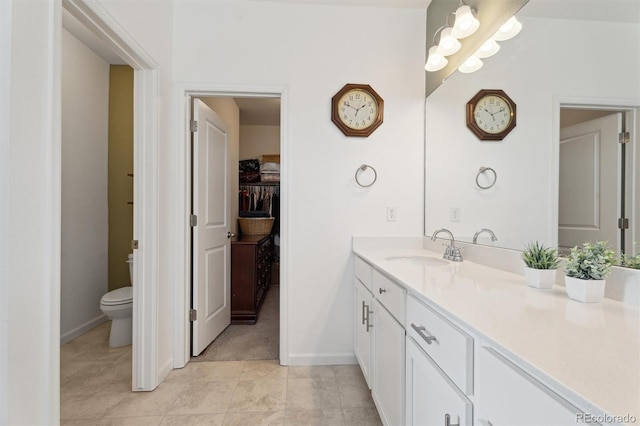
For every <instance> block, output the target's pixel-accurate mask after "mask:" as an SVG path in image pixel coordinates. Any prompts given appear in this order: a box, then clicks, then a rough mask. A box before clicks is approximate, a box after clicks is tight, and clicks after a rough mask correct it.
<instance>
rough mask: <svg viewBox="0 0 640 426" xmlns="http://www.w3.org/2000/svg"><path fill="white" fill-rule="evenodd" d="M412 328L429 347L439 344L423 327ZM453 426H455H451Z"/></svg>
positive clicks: (413, 326)
mask: <svg viewBox="0 0 640 426" xmlns="http://www.w3.org/2000/svg"><path fill="white" fill-rule="evenodd" d="M411 328H413V329H414V330H415V331H416V333H418V334H419V335H420V337H422V338H423V339H424V341H425V342H427V345H430V344H431V342H437V341H438V339H436V336H427V335H426V334H425V333H424V332H425V331H426V330H427V329H426V328H425V327H424V326H423V325H421V326H420V327H418V326H417V325H415V324H414V323H411ZM451 426H453V425H451Z"/></svg>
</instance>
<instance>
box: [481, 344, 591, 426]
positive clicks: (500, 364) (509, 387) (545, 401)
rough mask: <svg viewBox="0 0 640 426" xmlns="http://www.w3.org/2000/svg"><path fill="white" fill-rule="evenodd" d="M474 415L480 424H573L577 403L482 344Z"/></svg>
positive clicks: (537, 425)
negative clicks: (560, 394) (565, 398)
mask: <svg viewBox="0 0 640 426" xmlns="http://www.w3.org/2000/svg"><path fill="white" fill-rule="evenodd" d="M479 352H480V353H479V355H478V358H479V359H478V381H477V383H476V389H477V396H476V413H477V416H476V418H477V419H478V422H479V424H481V425H493V426H507V425H509V426H515V425H532V426H533V425H535V426H544V425H554V426H555V425H573V424H576V422H577V418H578V417H577V413H581V411H580V410H578V409H577V408H576V407H574V406H572V405H571V404H569V403H568V402H567V401H566V400H564V399H563V398H561V397H560V396H558V395H556V394H555V393H554V392H552V391H551V390H550V389H548V388H546V387H545V386H544V385H542V384H541V383H540V382H538V381H537V380H536V379H534V378H533V377H531V376H529V375H528V374H527V373H526V372H524V371H522V370H521V369H520V368H518V367H517V366H515V365H514V364H512V363H511V362H510V361H508V360H507V359H505V358H503V357H502V356H501V355H499V354H498V353H497V352H495V351H494V350H493V349H490V348H484V347H481V348H480V350H479Z"/></svg>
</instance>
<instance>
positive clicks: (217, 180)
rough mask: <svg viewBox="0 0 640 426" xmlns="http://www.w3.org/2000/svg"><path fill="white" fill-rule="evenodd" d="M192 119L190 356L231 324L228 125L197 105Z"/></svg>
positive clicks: (195, 353)
mask: <svg viewBox="0 0 640 426" xmlns="http://www.w3.org/2000/svg"><path fill="white" fill-rule="evenodd" d="M193 119H194V120H195V121H196V122H197V130H196V131H194V132H193V159H192V167H193V191H192V194H193V214H194V215H196V216H197V224H196V225H195V226H194V227H193V251H192V262H193V273H192V276H193V286H192V288H193V304H192V306H193V309H195V310H196V319H195V320H194V321H193V322H192V343H191V344H192V346H191V352H192V355H194V356H197V355H199V354H200V353H201V352H202V351H203V350H204V349H205V348H206V347H207V346H208V345H209V344H210V343H211V342H212V341H213V340H214V339H215V338H216V337H217V336H218V335H219V334H220V333H221V332H222V331H223V330H224V329H225V328H226V327H227V326H228V325H229V324H230V322H231V243H230V240H229V229H230V228H229V214H230V194H229V179H228V171H227V164H228V161H227V160H228V155H229V142H228V126H227V124H226V123H225V122H224V121H223V120H222V119H221V118H220V117H219V116H218V115H217V114H216V113H215V112H213V111H212V110H211V108H209V107H208V106H207V105H205V104H204V103H203V102H202V101H201V100H199V99H194V102H193Z"/></svg>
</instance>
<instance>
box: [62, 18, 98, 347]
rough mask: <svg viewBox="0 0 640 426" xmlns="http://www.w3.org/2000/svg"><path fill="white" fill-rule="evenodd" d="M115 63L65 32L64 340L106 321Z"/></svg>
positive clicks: (63, 94) (63, 106)
mask: <svg viewBox="0 0 640 426" xmlns="http://www.w3.org/2000/svg"><path fill="white" fill-rule="evenodd" d="M108 121H109V64H108V63H107V62H106V61H104V60H103V59H102V58H101V57H99V56H98V55H96V54H95V53H94V52H93V51H91V50H90V49H89V48H88V47H87V46H85V45H84V44H82V42H80V41H79V40H78V39H76V38H75V37H74V36H73V35H71V34H70V33H69V32H67V31H66V30H62V237H61V238H62V254H61V255H62V269H61V281H60V285H61V300H60V303H61V318H60V334H61V336H60V339H61V343H65V342H67V341H69V340H71V339H73V338H75V337H77V336H79V335H80V334H82V333H83V332H85V331H87V330H89V329H91V328H92V327H94V326H96V325H97V324H99V323H100V322H103V321H104V320H106V317H105V316H104V315H103V314H102V311H101V310H100V298H101V297H102V295H104V294H105V293H106V292H107V289H108V250H109V241H108V239H109V217H108V212H109V210H108V208H109V206H108V196H107V187H108V181H107V178H108V170H107V162H108V161H107V159H108V147H109V144H108V136H109V127H108V126H109V123H108Z"/></svg>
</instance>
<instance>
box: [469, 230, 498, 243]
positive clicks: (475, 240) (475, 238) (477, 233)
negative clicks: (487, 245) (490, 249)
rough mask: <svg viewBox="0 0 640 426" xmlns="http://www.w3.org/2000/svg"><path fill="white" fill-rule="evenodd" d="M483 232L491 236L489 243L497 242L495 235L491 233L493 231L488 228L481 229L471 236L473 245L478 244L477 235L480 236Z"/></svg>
mask: <svg viewBox="0 0 640 426" xmlns="http://www.w3.org/2000/svg"><path fill="white" fill-rule="evenodd" d="M483 232H486V233H488V234H489V235H491V241H494V242H495V241H498V239H497V238H496V234H494V233H493V231H492V230H491V229H489V228H482V229H481V230H479V231H478V232H476V233H475V234H474V235H473V244H478V235H480V234H482V233H483Z"/></svg>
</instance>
